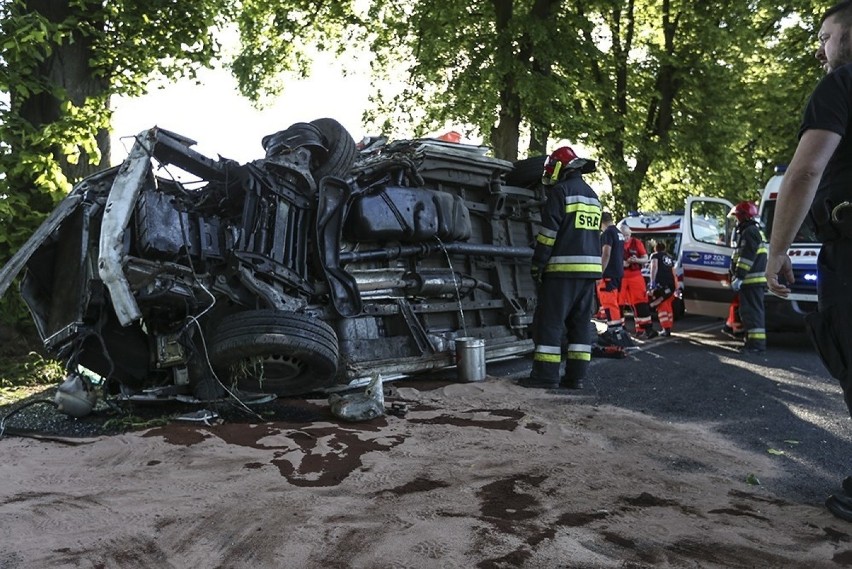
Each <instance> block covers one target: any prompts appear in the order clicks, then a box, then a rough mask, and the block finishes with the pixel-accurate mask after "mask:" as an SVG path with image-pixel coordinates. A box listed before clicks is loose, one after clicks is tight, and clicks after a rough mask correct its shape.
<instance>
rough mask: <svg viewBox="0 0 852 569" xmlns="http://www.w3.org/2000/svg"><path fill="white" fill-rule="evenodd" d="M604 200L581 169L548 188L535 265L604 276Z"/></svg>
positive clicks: (553, 272)
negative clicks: (585, 179)
mask: <svg viewBox="0 0 852 569" xmlns="http://www.w3.org/2000/svg"><path fill="white" fill-rule="evenodd" d="M600 223H601V202H600V200H598V196H597V194H596V193H595V191H594V190H593V189H592V188H591V187H590V186H589V185H588V184H587V183H586V182H585V181H583V178H582V177H581V176H580V174H579V173H575V174H571V175H569V176H568V177H566V178H565V179H563V180H562V181H560V182H559V183H557V184H555V185H554V186H552V187H550V188H548V189H547V201H546V202H545V204H544V207H543V208H542V210H541V226H540V228H539V232H538V235H537V236H536V244H535V251H534V252H533V259H532V262H533V265H534V266H536V267H538V268H539V269H541V270H542V271H543V272H544V274H545V275H548V276H558V277H566V278H578V279H599V278H601V243H600Z"/></svg>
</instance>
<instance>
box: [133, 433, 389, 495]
mask: <svg viewBox="0 0 852 569" xmlns="http://www.w3.org/2000/svg"><path fill="white" fill-rule="evenodd" d="M386 426H387V422H386V421H385V420H384V419H381V420H374V421H371V422H370V423H364V424H358V425H348V424H347V425H346V426H342V425H341V426H337V425H332V426H327V425H323V426H316V427H314V426H304V425H301V426H298V428H293V427H294V426H293V425H291V424H281V423H262V424H245V423H226V424H222V425H216V426H212V427H198V426H191V425H167V426H164V427H158V428H155V429H151V430H150V431H148V432H147V433H145V434H144V435H143V436H146V437H162V438H163V439H164V440H165V441H166V442H168V443H170V444H174V445H179V446H192V445H195V444H198V443H200V442H202V441H204V440H206V439H208V438H210V437H217V438H219V439H221V440H222V441H224V442H225V443H228V444H232V445H237V446H242V447H247V448H253V449H258V450H263V451H264V452H269V453H271V455H272V458H271V459H270V461H269V464H272V465H273V466H275V467H276V468H278V471H279V472H280V473H281V475H282V476H283V477H284V478H286V479H287V480H288V481H289V482H290V483H291V484H293V485H294V486H301V487H315V486H336V485H338V484H340V483H341V482H342V481H343V480H345V479H346V478H347V477H349V476H350V475H351V474H352V473H353V472H354V471H356V470H358V469H359V468H361V467H362V466H363V457H364V455H365V454H367V453H370V452H377V451H388V450H391V449H392V448H394V447H396V446H398V445H400V444H402V442H403V441H404V440H405V437H403V436H400V435H396V436H387V435H380V434H379V433H380V431H381V429H382V428H383V427H386ZM281 435H283V438H284V442H281V443H274V442H271V441H274V440H281V438H282V437H281ZM272 437H276V438H272ZM261 466H262V464H260V463H258V462H249V463H247V464H246V465H245V468H246V469H249V470H257V469H260V468H261Z"/></svg>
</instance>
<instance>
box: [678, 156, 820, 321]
mask: <svg viewBox="0 0 852 569" xmlns="http://www.w3.org/2000/svg"><path fill="white" fill-rule="evenodd" d="M785 169H786V168H785V167H783V166H780V167H777V168H776V170H775V175H774V176H772V178H771V179H770V180H769V182H768V183H767V184H766V187H765V188H764V189H763V191H762V193H761V199H760V204H759V205H758V211H759V213H760V219H761V223H762V225H763V229H764V233H765V234H766V238H767V239H769V238H770V235H771V234H772V219H773V216H774V213H775V202H776V200H777V198H778V189H779V187H780V186H781V180H782V179H783V176H784V171H785ZM733 205H734V204H732V203H731V202H729V201H728V200H725V199H721V198H708V197H703V196H701V197H690V198H688V199H687V200H686V208H685V215H684V217H683V233H682V235H683V238H682V245H681V255H680V263H681V265H682V267H683V298H684V305H685V307H686V311H687V312H688V313H691V314H703V315H707V316H718V317H720V318H725V317H727V314H728V307H729V305H730V302H731V300H732V299H733V297H734V292H733V291H732V290H731V283H730V272H729V271H730V266H731V257H732V256H733V253H734V248H733V247H732V246H730V243H731V237H732V234H733V230H734V228H735V227H736V221H735V220H734V219H733V218H731V217H728V214H729V213H730V211H731V208H732V207H733ZM708 225H709V226H715V227H717V228H718V232H717V235H715V236H713V235H710V234H708V233H707V227H708ZM720 236H724V241H725V242H724V243H720V239H719V237H720ZM819 247H820V244H819V242H818V241H817V239H816V235H815V232H814V227H813V225H812V222H811V221H810V219H809V218H807V219H806V220H805V222H804V223H803V224H802V227H801V228H800V229H799V231H798V232H797V234H796V238H795V241H794V243H793V244H792V245H791V246H790V248H789V249H788V251H787V254H788V255H790V259H791V261H792V264H793V273H794V275H795V277H796V282H795V283H793V284H792V286H791V289H792V292H791V294H790V296H789V297H787V298H780V297H777V296H775V295H773V294H770V293H767V295H766V297H765V300H764V304H765V306H766V328H767V330H771V331H784V330H801V329H802V328H803V327H804V315H805V314H807V313H808V312H811V311H813V310H816V300H817V299H816V260H817V256H818V255H819Z"/></svg>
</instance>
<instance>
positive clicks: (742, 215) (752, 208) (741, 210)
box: [728, 201, 757, 222]
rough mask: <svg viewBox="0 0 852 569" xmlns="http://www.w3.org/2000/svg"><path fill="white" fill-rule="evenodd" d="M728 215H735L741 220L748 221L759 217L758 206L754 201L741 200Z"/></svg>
mask: <svg viewBox="0 0 852 569" xmlns="http://www.w3.org/2000/svg"><path fill="white" fill-rule="evenodd" d="M728 215H733V216H734V217H736V218H737V221H740V222H743V221H748V220H749V219H754V218H755V217H757V206H756V205H754V202H748V201H746V202H740V203H738V204H737V205H735V206H734V207H732V208H731V211H730V212H729V213H728Z"/></svg>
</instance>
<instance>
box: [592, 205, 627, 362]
mask: <svg viewBox="0 0 852 569" xmlns="http://www.w3.org/2000/svg"><path fill="white" fill-rule="evenodd" d="M601 266H602V267H603V277H602V278H601V280H599V281H598V282H597V293H598V302H599V303H600V305H601V311H602V312H603V314H605V315H606V332H604V333H603V334H601V335H600V336H599V337H598V339H597V343H599V344H602V345H611V346H621V347H623V348H632V347H634V344H633V340H631V339H630V337H629V336H628V335H627V333H625V331H624V315H623V314H622V313H621V306H620V303H619V291H620V290H621V279H622V278H624V234H622V233H621V231H619V230H618V228H617V227H616V226H615V224H613V222H612V214H611V213H610V212H608V211H605V212H603V214H602V216H601Z"/></svg>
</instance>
